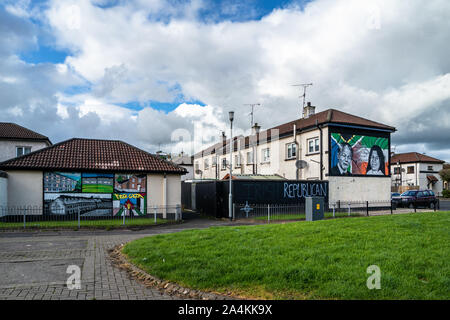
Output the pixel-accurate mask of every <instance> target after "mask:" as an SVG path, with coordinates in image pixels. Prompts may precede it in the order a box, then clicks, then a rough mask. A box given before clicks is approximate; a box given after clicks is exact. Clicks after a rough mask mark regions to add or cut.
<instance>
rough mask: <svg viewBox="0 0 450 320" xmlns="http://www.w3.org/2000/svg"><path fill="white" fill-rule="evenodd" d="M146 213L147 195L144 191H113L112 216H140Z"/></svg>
mask: <svg viewBox="0 0 450 320" xmlns="http://www.w3.org/2000/svg"><path fill="white" fill-rule="evenodd" d="M146 213H147V196H146V194H145V193H114V194H113V215H114V216H123V215H125V216H142V215H145V214H146Z"/></svg>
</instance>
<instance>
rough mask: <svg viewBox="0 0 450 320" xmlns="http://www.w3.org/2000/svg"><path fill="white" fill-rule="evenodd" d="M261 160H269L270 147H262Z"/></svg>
mask: <svg viewBox="0 0 450 320" xmlns="http://www.w3.org/2000/svg"><path fill="white" fill-rule="evenodd" d="M262 162H263V163H264V162H270V148H265V149H262Z"/></svg>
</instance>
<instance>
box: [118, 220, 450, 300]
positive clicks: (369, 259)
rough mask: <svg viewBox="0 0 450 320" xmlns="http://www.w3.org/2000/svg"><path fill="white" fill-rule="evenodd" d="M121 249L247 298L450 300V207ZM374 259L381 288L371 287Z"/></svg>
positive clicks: (197, 284) (173, 237)
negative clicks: (379, 274) (368, 284)
mask: <svg viewBox="0 0 450 320" xmlns="http://www.w3.org/2000/svg"><path fill="white" fill-rule="evenodd" d="M123 253H124V254H126V255H127V256H128V258H129V259H130V260H131V262H133V263H134V264H136V265H138V266H139V267H141V268H143V269H144V270H146V271H147V272H148V273H150V274H152V275H154V276H157V277H159V278H162V279H166V280H171V281H174V282H177V283H179V284H181V285H183V286H186V287H191V288H195V289H200V290H202V289H203V290H208V291H215V292H219V293H220V292H222V293H226V292H233V293H234V294H235V295H239V296H241V297H249V298H265V299H450V259H449V258H450V212H430V213H412V214H403V215H393V216H391V215H387V216H372V217H361V218H354V219H333V220H322V221H315V222H306V221H302V222H293V223H287V224H267V225H256V226H238V227H212V228H209V229H204V230H187V231H183V232H179V233H174V234H165V235H156V236H152V237H147V238H143V239H139V240H136V241H133V242H131V243H129V244H127V245H126V246H125V247H124V249H123ZM370 265H377V266H379V268H380V269H381V289H380V290H376V289H374V290H369V289H368V288H367V286H366V281H367V278H368V277H369V276H370V274H368V273H367V267H368V266H370Z"/></svg>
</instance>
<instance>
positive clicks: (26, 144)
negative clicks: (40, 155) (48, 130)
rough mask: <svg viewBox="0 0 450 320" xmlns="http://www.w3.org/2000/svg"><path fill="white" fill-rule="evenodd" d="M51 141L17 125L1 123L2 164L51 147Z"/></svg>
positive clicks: (0, 147) (0, 154)
mask: <svg viewBox="0 0 450 320" xmlns="http://www.w3.org/2000/svg"><path fill="white" fill-rule="evenodd" d="M51 145H52V143H51V142H50V140H49V139H48V138H47V137H46V136H43V135H41V134H39V133H37V132H34V131H31V130H30V129H27V128H24V127H22V126H19V125H18V124H15V123H9V122H0V162H1V161H5V160H8V159H12V158H15V157H20V156H22V155H25V154H28V153H30V152H33V151H36V150H39V149H42V148H47V147H50V146H51Z"/></svg>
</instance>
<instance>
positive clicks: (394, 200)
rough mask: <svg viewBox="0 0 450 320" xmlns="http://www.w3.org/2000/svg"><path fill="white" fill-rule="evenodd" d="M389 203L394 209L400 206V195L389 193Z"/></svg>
mask: <svg viewBox="0 0 450 320" xmlns="http://www.w3.org/2000/svg"><path fill="white" fill-rule="evenodd" d="M391 201H392V205H393V206H394V207H395V208H396V207H398V206H400V205H401V203H402V197H401V196H400V193H398V192H391Z"/></svg>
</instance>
